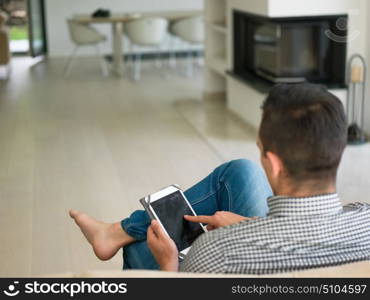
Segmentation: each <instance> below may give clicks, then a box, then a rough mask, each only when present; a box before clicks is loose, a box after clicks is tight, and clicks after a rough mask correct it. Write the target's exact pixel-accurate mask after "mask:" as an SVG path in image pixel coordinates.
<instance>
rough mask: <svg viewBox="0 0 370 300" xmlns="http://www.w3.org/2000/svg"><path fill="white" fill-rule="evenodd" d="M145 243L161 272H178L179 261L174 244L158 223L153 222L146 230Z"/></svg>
mask: <svg viewBox="0 0 370 300" xmlns="http://www.w3.org/2000/svg"><path fill="white" fill-rule="evenodd" d="M147 242H148V246H149V249H150V251H152V253H153V256H154V257H155V259H156V261H157V262H158V264H159V266H160V267H161V270H164V271H174V272H176V271H178V268H179V261H178V255H179V252H178V250H177V247H176V244H175V242H174V241H173V240H172V239H171V238H170V237H169V236H168V235H167V234H166V232H165V231H164V230H163V228H162V227H161V225H160V224H159V223H158V221H155V220H153V221H152V224H151V226H149V228H148V234H147Z"/></svg>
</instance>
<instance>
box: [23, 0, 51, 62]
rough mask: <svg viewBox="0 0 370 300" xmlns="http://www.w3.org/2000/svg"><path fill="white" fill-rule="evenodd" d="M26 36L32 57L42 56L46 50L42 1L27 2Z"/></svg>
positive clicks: (29, 0)
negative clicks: (27, 36) (27, 35)
mask: <svg viewBox="0 0 370 300" xmlns="http://www.w3.org/2000/svg"><path fill="white" fill-rule="evenodd" d="M27 4H28V6H27V7H28V34H29V45H30V54H31V56H32V57H36V56H39V55H44V54H45V53H46V50H47V45H46V32H45V3H44V0H28V3H27Z"/></svg>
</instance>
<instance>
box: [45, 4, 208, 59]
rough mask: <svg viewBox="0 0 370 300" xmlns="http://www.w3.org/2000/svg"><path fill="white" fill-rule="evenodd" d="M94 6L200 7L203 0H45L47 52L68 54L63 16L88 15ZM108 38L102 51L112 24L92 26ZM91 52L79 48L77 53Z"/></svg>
mask: <svg viewBox="0 0 370 300" xmlns="http://www.w3.org/2000/svg"><path fill="white" fill-rule="evenodd" d="M97 8H106V9H110V10H111V12H112V13H118V14H119V13H132V12H155V11H174V10H176V11H179V10H202V9H203V0H46V22H47V36H48V45H49V55H50V56H52V57H55V56H66V55H69V54H70V52H71V50H72V48H73V44H72V43H71V41H70V40H69V35H68V30H67V25H66V19H67V18H70V17H71V16H73V15H74V14H90V13H92V12H93V11H95V10H96V9H97ZM94 26H95V27H96V28H97V29H99V30H100V31H101V32H102V33H103V34H106V35H107V37H108V40H107V42H106V43H105V44H104V48H103V52H104V53H111V26H110V25H109V24H101V25H94ZM89 53H92V52H91V51H90V50H89V49H81V52H80V54H89Z"/></svg>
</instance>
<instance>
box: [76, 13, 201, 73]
mask: <svg viewBox="0 0 370 300" xmlns="http://www.w3.org/2000/svg"><path fill="white" fill-rule="evenodd" d="M201 15H203V11H202V10H191V11H161V12H138V13H136V12H135V13H118V14H111V15H110V16H109V17H93V16H91V15H89V14H76V15H74V16H73V18H72V19H73V20H74V21H75V22H78V23H80V24H111V26H112V67H113V68H112V69H113V73H114V74H115V75H116V76H117V77H122V76H123V74H124V60H123V57H124V51H123V49H124V47H123V34H124V25H125V24H126V23H128V22H131V21H134V20H137V19H139V18H149V17H161V18H165V19H167V20H168V21H169V22H175V21H177V20H181V19H185V18H189V17H195V16H201Z"/></svg>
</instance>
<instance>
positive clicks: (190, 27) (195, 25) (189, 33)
mask: <svg viewBox="0 0 370 300" xmlns="http://www.w3.org/2000/svg"><path fill="white" fill-rule="evenodd" d="M171 32H172V33H173V34H175V35H176V36H178V37H179V38H180V39H182V40H183V41H185V42H187V43H189V44H190V45H199V44H203V43H204V21H203V17H201V16H197V17H191V18H186V19H182V20H179V21H177V22H175V23H174V24H173V26H172V28H171ZM186 73H187V75H188V76H192V74H193V57H192V51H191V50H190V49H189V51H188V63H187V71H186Z"/></svg>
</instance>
